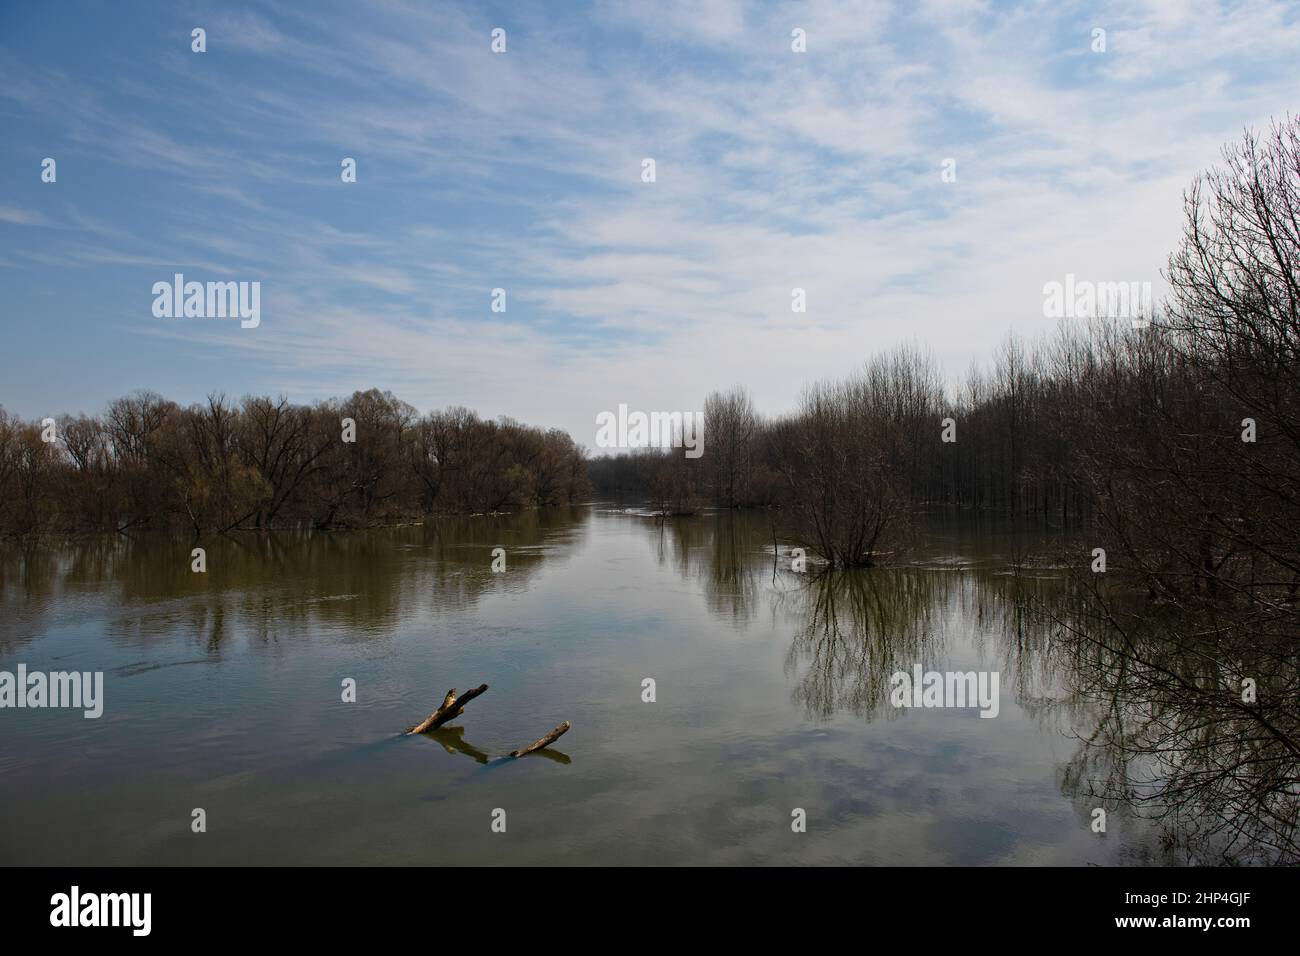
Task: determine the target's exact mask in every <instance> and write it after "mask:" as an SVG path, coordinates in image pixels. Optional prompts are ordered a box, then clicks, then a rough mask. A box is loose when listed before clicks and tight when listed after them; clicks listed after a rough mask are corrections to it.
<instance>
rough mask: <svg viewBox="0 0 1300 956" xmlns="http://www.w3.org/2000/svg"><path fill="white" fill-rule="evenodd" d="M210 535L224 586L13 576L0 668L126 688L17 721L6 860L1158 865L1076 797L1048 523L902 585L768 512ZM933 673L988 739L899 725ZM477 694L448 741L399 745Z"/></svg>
mask: <svg viewBox="0 0 1300 956" xmlns="http://www.w3.org/2000/svg"><path fill="white" fill-rule="evenodd" d="M203 544H204V545H205V547H206V548H207V563H208V571H207V573H206V574H195V573H192V572H191V570H190V548H191V547H192V546H193V543H192V542H188V541H179V540H178V541H170V540H166V539H142V540H139V541H129V540H127V539H125V538H118V539H114V540H97V541H92V542H81V543H78V544H76V545H73V546H68V547H62V548H57V549H52V550H46V551H42V552H35V553H29V554H26V555H24V554H22V553H8V554H7V555H6V556H5V557H4V559H3V561H0V596H2V597H3V607H4V614H3V620H2V621H0V669H5V670H10V671H13V670H14V669H15V668H16V666H17V664H18V663H20V662H21V663H25V664H26V665H27V667H28V669H29V670H31V669H39V670H67V669H77V670H92V671H93V670H100V671H103V672H104V674H105V697H106V702H105V710H104V716H103V717H101V718H100V719H98V720H86V719H83V718H82V716H81V714H80V712H76V711H54V710H44V711H33V710H6V711H0V806H3V807H4V812H3V814H0V861H2V862H4V863H11V864H12V863H22V864H31V863H37V864H80V865H88V864H144V863H165V864H235V863H255V864H269V863H275V864H441V863H453V864H491V863H505V864H536V863H557V864H582V863H604V864H624V863H626V864H632V863H636V864H683V863H689V864H874V865H899V864H934V865H941V864H943V865H953V864H955V865H966V864H1013V865H1026V864H1069V865H1083V864H1103V865H1107V864H1118V863H1144V862H1165V861H1168V860H1169V856H1168V854H1167V852H1166V850H1165V849H1164V847H1165V843H1166V842H1167V838H1166V839H1165V840H1162V837H1161V831H1160V828H1159V827H1158V826H1156V825H1155V824H1153V823H1151V822H1148V821H1147V820H1145V819H1143V818H1142V817H1141V816H1140V815H1136V814H1133V813H1131V812H1128V811H1126V809H1125V808H1124V807H1123V806H1122V805H1116V804H1112V803H1104V802H1102V801H1100V800H1099V799H1098V798H1097V797H1096V796H1093V795H1089V794H1088V793H1087V792H1086V790H1087V789H1088V788H1081V787H1080V786H1079V785H1078V780H1077V779H1076V778H1077V776H1078V774H1079V771H1080V767H1081V756H1080V754H1081V748H1083V747H1084V744H1083V743H1082V742H1081V740H1080V738H1081V737H1085V738H1086V737H1087V736H1088V735H1089V733H1090V732H1091V730H1092V727H1093V724H1094V720H1095V712H1094V705H1092V704H1090V703H1088V702H1087V701H1086V699H1085V697H1086V695H1081V694H1080V693H1079V691H1080V690H1081V689H1080V688H1078V687H1075V686H1071V683H1070V681H1069V680H1068V679H1066V678H1065V677H1064V676H1063V675H1064V672H1063V671H1062V670H1061V668H1060V667H1059V666H1058V661H1057V659H1056V657H1055V656H1054V655H1055V654H1056V652H1055V651H1054V650H1053V647H1052V646H1051V639H1050V629H1048V630H1044V629H1042V628H1035V627H1031V626H1029V625H1028V624H1026V622H1025V621H1024V620H1023V618H1022V616H1021V615H1019V614H1018V613H1017V596H1018V595H1022V594H1023V593H1024V592H1025V590H1026V589H1029V590H1030V591H1031V592H1032V593H1033V594H1034V595H1035V596H1036V598H1037V599H1039V600H1045V601H1048V602H1050V601H1051V600H1053V594H1054V593H1055V589H1057V588H1058V587H1060V586H1061V580H1062V573H1061V572H1060V571H1058V570H1057V569H1055V568H1053V567H1052V566H1051V562H1050V561H1042V562H1039V564H1038V565H1037V566H1036V565H1035V562H1034V561H1032V560H1029V561H1027V560H1026V555H1027V554H1034V553H1040V552H1041V553H1044V554H1046V553H1048V552H1049V551H1050V550H1051V548H1050V547H1049V538H1048V537H1047V536H1046V535H1044V534H1043V533H1041V532H1040V533H1032V532H1031V533H1028V534H1026V533H1025V532H1023V531H1018V532H1017V531H1015V530H1014V529H1007V528H1002V527H998V526H994V525H989V524H987V523H975V522H973V521H971V520H969V519H964V520H958V521H952V520H949V521H941V522H934V523H932V524H931V525H930V526H929V528H928V529H927V534H926V536H925V538H924V539H923V541H922V542H921V544H920V546H919V547H918V549H917V551H916V552H915V553H913V554H911V555H910V556H909V557H908V559H907V560H906V561H905V562H904V563H902V564H901V565H899V566H895V567H889V568H879V569H872V570H870V571H865V572H854V573H852V574H841V575H833V576H820V577H819V576H816V575H812V574H802V575H801V574H795V573H792V572H791V571H790V570H789V569H788V568H789V550H788V549H789V542H784V541H782V542H778V552H779V556H778V557H777V559H776V561H775V562H774V554H773V542H772V530H771V527H770V525H769V523H768V518H767V517H766V516H764V515H753V514H750V515H746V514H741V515H730V514H709V515H703V516H700V517H697V518H691V519H676V520H671V521H667V522H662V521H658V520H656V519H654V518H653V517H649V516H646V515H645V514H643V513H639V512H638V511H636V510H635V509H623V508H620V507H615V506H611V505H599V504H598V505H595V506H592V507H583V508H573V509H559V510H548V511H537V512H529V513H525V514H520V515H512V516H501V517H488V516H480V517H474V518H462V519H447V520H439V521H434V522H429V523H427V524H424V525H418V526H410V527H403V528H393V529H384V530H376V531H370V532H365V533H356V534H337V535H329V534H299V535H277V536H272V537H267V536H259V537H240V538H231V539H213V540H208V541H205V542H203ZM498 546H499V547H502V548H504V549H505V552H506V558H507V570H506V571H505V572H504V573H493V572H492V570H491V563H492V549H493V548H495V547H498ZM1013 565H1019V566H1021V574H1020V575H1012V574H1011V573H1010V569H1011V568H1012V566H1013ZM1026 566H1027V567H1028V569H1029V570H1027V571H1026V570H1025V567H1026ZM918 663H919V664H921V665H922V666H923V667H925V668H926V669H934V670H963V671H964V670H976V671H980V670H986V671H997V672H999V674H1000V677H1001V695H1000V702H999V703H1000V709H999V714H998V716H997V717H996V718H995V719H981V718H980V717H979V715H978V712H977V711H975V710H971V709H966V710H899V709H896V708H893V707H890V706H889V703H888V693H889V688H888V679H889V675H890V674H891V673H892V672H893V671H895V670H899V669H902V670H909V671H910V669H911V667H912V665H913V664H918ZM345 678H353V679H355V681H356V683H357V688H358V700H357V701H356V703H345V702H343V701H342V699H341V697H342V688H341V684H342V682H343V680H344V679H345ZM645 678H652V679H653V680H654V681H655V684H656V694H657V700H656V702H654V703H645V702H643V701H642V682H643V680H644V679H645ZM480 683H487V684H489V685H490V690H489V691H488V692H487V693H486V694H485V695H483V696H482V697H480V698H478V699H477V700H476V701H474V702H473V703H471V704H470V705H469V707H468V709H467V711H466V714H465V715H464V717H462V718H460V719H459V720H458V721H456V722H454V724H453V725H452V726H453V727H454V728H459V729H453V730H447V731H443V732H441V733H439V734H436V735H432V736H427V737H402V736H399V735H397V731H400V730H401V729H402V728H404V727H406V726H408V725H410V724H413V723H415V722H417V721H419V720H420V719H422V718H423V717H424V716H425V715H427V714H428V713H429V712H430V711H431V710H432V709H433V708H434V707H435V706H436V705H437V704H438V703H440V702H441V700H442V697H443V694H444V693H445V691H446V690H447V689H448V688H451V687H456V688H458V689H460V690H465V689H468V688H470V687H472V686H475V685H477V684H480ZM563 720H569V721H571V722H572V724H573V729H572V730H571V731H570V732H569V733H568V734H567V736H565V737H564V738H563V739H562V740H561V741H560V742H559V743H558V744H557V745H556V747H555V749H554V751H553V752H546V753H543V754H540V755H535V756H530V757H527V758H524V759H521V760H509V759H504V757H505V755H506V754H508V753H509V752H510V751H511V750H513V749H515V748H517V747H520V746H522V745H524V744H527V743H529V742H531V741H532V740H534V739H535V738H537V737H540V736H541V735H542V734H544V733H545V732H547V731H549V730H550V729H551V728H553V727H555V726H556V725H557V724H559V723H560V722H561V721H563ZM1098 806H1104V807H1109V808H1110V811H1109V815H1108V820H1107V830H1106V832H1105V833H1104V834H1099V833H1095V832H1093V830H1092V828H1091V827H1090V823H1091V820H1092V816H1091V813H1092V811H1093V809H1094V808H1096V807H1098ZM196 807H201V808H203V809H204V810H205V811H206V815H207V832H206V833H202V834H196V833H193V832H191V827H190V822H191V812H192V810H193V809H194V808H196ZM498 808H500V809H503V810H505V811H506V821H507V824H506V832H505V833H504V834H502V833H494V832H492V829H491V823H492V818H493V811H494V810H495V809H498ZM794 808H803V809H804V810H805V811H806V814H807V832H806V833H794V832H792V830H791V819H792V817H791V813H792V810H794Z"/></svg>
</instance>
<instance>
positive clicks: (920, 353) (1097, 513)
mask: <svg viewBox="0 0 1300 956" xmlns="http://www.w3.org/2000/svg"><path fill="white" fill-rule="evenodd" d="M1184 207H1185V209H1184V212H1185V215H1184V225H1183V234H1182V237H1181V240H1180V242H1179V245H1178V247H1177V248H1176V250H1175V251H1174V253H1173V254H1172V255H1171V256H1170V258H1169V263H1168V268H1167V278H1168V281H1169V285H1170V288H1171V294H1170V297H1169V299H1168V301H1167V302H1165V303H1163V305H1162V307H1161V308H1160V310H1159V311H1158V313H1157V314H1153V315H1151V316H1144V317H1141V318H1142V319H1143V320H1145V321H1146V324H1145V325H1144V326H1142V327H1135V325H1137V323H1133V322H1130V321H1129V320H1128V319H1127V318H1126V319H1123V320H1114V319H1093V320H1090V321H1072V322H1067V323H1063V324H1062V325H1060V326H1059V327H1058V328H1057V329H1056V330H1055V331H1054V332H1053V333H1051V334H1049V335H1047V336H1045V337H1044V338H1042V339H1040V340H1039V341H1037V342H1033V343H1025V342H1022V341H1020V340H1018V339H1016V338H1014V337H1008V338H1007V339H1006V340H1005V341H1004V342H1003V343H1002V344H1001V345H1000V346H999V347H998V348H997V350H996V353H995V354H994V356H993V358H992V361H991V363H990V364H989V365H988V366H987V367H976V368H974V369H973V370H972V371H971V373H970V374H969V376H968V378H967V380H966V382H965V383H964V385H963V386H962V387H961V388H960V389H957V390H952V389H948V388H945V387H944V381H943V378H942V376H941V374H940V372H939V370H938V366H937V363H936V361H935V360H934V358H933V356H932V355H931V354H930V353H928V352H927V351H925V350H924V349H922V348H920V347H917V346H903V347H900V348H897V349H895V350H893V351H892V352H889V353H886V354H884V355H879V356H876V357H874V358H872V359H871V360H870V361H869V362H868V363H867V364H866V365H865V367H864V368H863V369H862V370H861V371H859V372H857V373H855V374H853V375H850V376H848V377H847V378H845V379H842V380H836V381H826V382H817V383H814V384H812V385H810V386H808V387H806V388H805V389H804V392H803V394H802V396H801V398H800V400H799V403H798V406H797V407H796V408H795V410H794V411H792V412H790V413H789V414H786V415H782V416H778V417H774V418H767V417H763V416H761V415H759V414H758V413H757V412H756V411H755V407H754V403H753V400H752V398H751V396H750V395H749V393H748V392H747V391H746V390H745V389H743V388H736V389H732V390H731V391H727V392H715V393H713V394H712V395H710V396H709V397H708V399H707V400H706V403H705V409H704V410H705V454H704V455H703V456H702V457H701V458H698V459H687V458H686V457H685V456H684V455H683V454H682V452H681V450H680V449H671V450H658V449H656V450H648V451H640V452H636V453H632V454H625V455H621V456H616V457H613V458H608V459H598V460H596V461H593V462H592V465H591V470H590V471H591V476H592V480H593V482H594V484H595V486H596V488H597V490H598V491H599V492H601V493H606V494H637V495H641V496H645V497H648V498H650V499H651V500H652V501H653V502H655V504H656V505H657V506H658V507H660V509H661V510H663V511H665V512H669V513H671V512H675V511H676V512H683V511H685V512H689V511H692V510H698V508H700V507H701V506H703V505H704V504H712V505H715V506H718V507H723V508H732V507H747V506H757V507H767V508H770V509H772V510H773V513H774V523H778V524H780V525H781V526H782V527H783V529H784V531H785V533H786V535H787V536H788V537H789V538H790V539H791V540H794V541H796V542H800V543H803V544H805V545H806V546H807V547H809V548H811V549H812V550H813V551H814V552H816V553H817V554H819V555H820V556H821V558H822V559H823V560H824V561H825V562H826V563H828V564H830V565H832V566H862V565H870V564H874V563H877V562H878V561H880V560H881V559H884V558H887V557H888V556H889V555H890V553H891V552H893V551H896V550H897V549H898V548H900V547H904V546H905V545H906V542H907V540H908V537H909V535H910V534H911V533H912V530H913V517H914V515H915V514H917V512H918V511H919V510H921V509H924V508H926V507H931V506H935V505H944V506H957V507H967V508H994V509H999V510H1003V511H1007V512H1014V513H1026V514H1029V513H1032V514H1037V515H1040V516H1042V517H1043V518H1045V519H1048V520H1051V521H1054V522H1060V523H1062V524H1065V523H1070V524H1076V525H1080V526H1083V527H1087V528H1091V529H1093V531H1094V532H1095V535H1094V537H1095V540H1096V541H1097V544H1098V547H1100V548H1102V549H1103V550H1104V551H1105V552H1106V560H1108V561H1109V562H1110V567H1117V566H1121V565H1122V566H1126V567H1128V568H1130V569H1131V570H1132V571H1133V572H1134V573H1135V574H1136V575H1137V576H1139V577H1140V578H1141V580H1142V581H1143V582H1144V583H1145V585H1146V586H1147V587H1148V588H1149V590H1150V592H1151V594H1152V595H1153V596H1157V597H1159V598H1161V599H1165V600H1169V601H1175V602H1187V601H1193V602H1194V601H1197V600H1200V599H1209V600H1215V601H1219V600H1225V599H1226V600H1241V601H1244V602H1246V603H1248V604H1251V605H1252V606H1255V605H1256V604H1260V603H1261V602H1262V606H1263V607H1266V608H1267V607H1277V606H1278V602H1285V603H1286V606H1287V607H1290V606H1291V604H1292V603H1294V602H1295V601H1296V600H1297V589H1298V588H1300V354H1297V353H1298V352H1300V120H1291V119H1289V120H1287V121H1285V122H1279V123H1275V124H1274V125H1273V126H1272V128H1271V130H1270V131H1269V132H1268V133H1267V134H1264V135H1260V134H1256V133H1251V132H1248V133H1246V134H1245V135H1244V137H1243V138H1242V140H1241V141H1239V142H1238V143H1236V144H1235V145H1232V146H1230V147H1228V148H1227V149H1225V151H1224V155H1223V162H1222V164H1220V165H1218V166H1216V167H1214V168H1211V169H1209V170H1208V171H1206V172H1204V173H1202V174H1201V175H1200V176H1198V177H1197V179H1196V180H1195V182H1194V183H1193V184H1192V186H1191V187H1190V188H1189V189H1188V190H1187V191H1186V193H1185V194H1184Z"/></svg>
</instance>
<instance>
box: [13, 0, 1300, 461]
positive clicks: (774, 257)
mask: <svg viewBox="0 0 1300 956" xmlns="http://www.w3.org/2000/svg"><path fill="white" fill-rule="evenodd" d="M195 28H202V29H203V30H204V31H205V32H206V51H205V52H202V53H199V52H195V51H194V50H193V49H192V44H193V39H192V31H193V30H194V29H195ZM496 29H500V30H504V31H505V51H504V52H500V53H498V52H494V51H493V49H492V34H493V31H494V30H496ZM796 29H797V30H802V31H803V35H804V37H805V38H806V39H805V45H806V51H805V52H795V51H794V50H793V49H792V45H794V43H795V41H794V40H793V39H792V31H794V30H796ZM1098 29H1101V30H1105V37H1104V39H1105V49H1104V51H1101V52H1099V51H1097V50H1094V46H1096V45H1097V43H1096V40H1095V38H1094V31H1095V30H1098ZM1297 62H1300V4H1296V3H1293V2H1278V3H1272V2H1211V0H1159V2H1140V0H1123V2H1115V3H1073V2H1069V0H1050V2H1027V3H997V2H974V0H969V2H968V0H919V2H907V3H875V2H851V0H820V2H813V3H779V2H774V3H761V4H760V3H748V2H742V0H685V2H679V0H656V2H654V3H650V2H628V3H622V2H596V3H591V4H570V3H563V2H553V3H545V4H540V3H538V4H532V3H528V4H525V3H518V2H510V3H499V4H494V3H481V2H480V3H464V4H440V3H424V2H370V3H365V2H355V0H353V2H338V3H333V2H312V3H310V4H303V3H288V2H285V3H281V2H255V3H224V2H223V3H215V2H213V3H191V2H185V0H181V2H167V3H146V2H139V3H135V2H133V3H77V2H62V0H61V2H57V3H18V2H15V0H0V405H3V406H4V407H5V408H6V409H8V411H9V412H10V413H11V414H17V415H21V416H23V417H26V418H33V419H34V418H40V417H44V416H46V415H58V414H61V413H65V412H68V413H77V412H87V413H94V412H99V411H102V409H103V408H104V406H105V405H106V404H107V402H108V401H109V400H111V399H113V398H115V397H118V396H120V395H123V394H126V393H128V392H131V391H133V390H136V389H142V388H143V389H151V390H154V391H157V392H160V393H162V394H163V395H165V396H166V397H168V398H171V399H173V400H175V401H178V402H180V403H182V404H188V403H190V402H196V401H202V400H203V399H204V398H205V396H207V395H208V394H209V393H224V394H226V395H227V396H230V397H233V398H238V397H240V396H242V395H245V394H273V395H278V394H284V395H286V396H288V397H289V398H290V399H291V400H293V401H297V402H310V401H314V400H317V399H322V398H329V397H332V396H343V395H347V394H349V393H351V392H352V391H353V390H355V389H365V388H372V387H377V388H380V389H390V390H392V391H393V392H394V393H395V394H397V395H398V396H399V397H401V398H403V399H405V400H406V401H408V402H410V403H411V404H412V405H414V406H416V407H417V408H418V409H420V410H421V411H428V410H431V409H434V408H440V407H443V406H447V405H467V406H469V407H471V408H474V409H477V410H478V411H479V412H480V413H481V414H483V415H484V416H486V417H492V418H495V417H497V416H501V415H509V416H511V417H514V418H516V419H518V420H521V421H524V422H527V423H530V424H534V425H541V426H545V427H560V428H564V429H566V430H567V431H569V432H570V433H571V434H572V435H573V436H574V437H575V439H577V440H578V441H579V442H582V443H583V444H586V445H587V446H589V447H590V446H592V445H594V439H595V432H596V426H595V420H596V416H597V414H598V413H599V412H601V411H606V410H615V409H617V408H618V405H619V404H627V405H628V406H629V407H630V408H631V409H634V410H635V409H641V410H645V411H651V410H665V411H670V410H675V411H690V410H697V409H699V408H701V407H702V404H703V401H704V398H705V396H706V395H707V394H708V393H709V392H710V391H712V390H714V389H719V388H728V387H730V386H732V385H737V384H740V385H745V386H747V387H749V388H750V390H751V391H752V393H753V394H754V397H755V400H756V404H757V405H758V408H759V409H760V411H763V412H765V413H767V414H776V413H780V412H783V411H786V410H789V409H790V408H791V407H792V406H793V405H794V403H795V402H796V401H797V399H798V396H799V393H800V391H801V389H802V387H803V386H804V385H805V384H807V383H809V382H811V381H814V380H819V379H826V378H833V377H840V376H843V375H845V374H848V373H850V372H852V371H853V370H854V369H856V368H858V367H860V366H861V365H862V364H863V363H864V362H865V361H866V360H867V359H868V358H869V357H870V356H871V355H873V354H875V353H877V352H880V351H882V350H885V349H888V348H890V347H892V346H894V345H896V344H899V343H905V342H906V343H910V342H916V343H919V344H921V345H922V346H924V347H927V348H929V349H930V350H932V352H933V353H934V355H935V357H936V358H937V360H938V361H939V363H940V364H941V366H942V368H943V370H944V372H945V374H946V375H947V376H948V377H949V378H950V380H951V381H954V382H955V381H957V380H959V379H960V377H961V376H963V375H964V373H965V371H966V370H967V368H968V367H969V366H970V365H971V363H972V361H986V360H987V359H988V358H989V356H990V355H991V353H992V350H993V348H994V347H995V346H996V345H997V343H998V342H999V341H1000V340H1002V339H1003V338H1004V337H1005V336H1006V335H1007V334H1008V332H1009V331H1012V330H1014V331H1015V332H1016V333H1017V334H1019V335H1022V336H1025V337H1028V338H1030V339H1032V338H1034V337H1036V336H1038V335H1040V334H1043V333H1045V332H1048V331H1050V330H1051V329H1052V328H1053V327H1054V326H1055V325H1056V321H1055V320H1054V319H1049V318H1045V317H1044V315H1043V302H1044V284H1045V283H1048V282H1053V281H1057V282H1062V281H1064V279H1065V276H1066V275H1067V274H1074V275H1075V276H1076V277H1077V278H1078V279H1083V280H1092V281H1098V282H1101V281H1108V282H1110V281H1114V282H1130V281H1137V282H1147V281H1149V282H1151V283H1152V284H1153V287H1154V289H1155V294H1156V297H1157V299H1158V298H1159V296H1160V295H1161V294H1162V290H1163V288H1164V283H1163V280H1162V278H1161V270H1162V268H1163V267H1164V265H1165V262H1166V259H1167V257H1168V255H1169V253H1170V252H1171V251H1172V250H1173V248H1174V247H1175V244H1176V243H1177V241H1178V237H1179V234H1180V230H1181V222H1182V215H1183V212H1182V197H1183V191H1184V190H1185V189H1186V187H1187V186H1188V185H1189V184H1190V182H1191V181H1192V179H1193V177H1194V176H1195V175H1196V174H1197V173H1198V171H1200V170H1202V169H1204V168H1206V167H1208V166H1210V165H1213V164H1214V163H1215V162H1216V161H1217V159H1218V157H1219V154H1220V150H1221V149H1222V147H1223V145H1224V144H1225V143H1228V142H1230V141H1233V140H1236V139H1239V138H1240V136H1241V134H1242V131H1243V129H1244V128H1246V127H1253V128H1256V129H1264V128H1267V126H1268V124H1269V122H1270V120H1271V119H1272V118H1282V117H1284V116H1286V115H1288V114H1295V113H1296V112H1297V111H1300V96H1298V95H1297V94H1298V93H1300V70H1297V68H1296V64H1297ZM346 157H350V158H352V159H354V160H355V161H356V182H343V181H342V176H341V169H342V165H341V164H342V161H343V159H344V158H346ZM46 158H52V159H54V160H55V162H56V164H57V165H56V179H55V181H54V182H44V181H43V180H42V168H43V167H42V163H43V160H45V159H46ZM647 158H652V159H654V161H655V179H654V181H653V182H645V181H644V179H643V160H645V159H647ZM949 159H951V160H953V161H954V162H955V166H950V167H949V168H955V179H952V177H951V176H950V177H948V178H949V179H951V180H952V181H945V178H944V176H943V172H944V169H945V160H949ZM178 272H179V273H182V274H183V275H184V276H185V279H186V280H187V281H200V282H207V281H244V282H259V283H260V290H261V316H260V317H261V321H260V324H259V325H258V326H257V327H256V328H242V327H241V324H240V323H239V322H238V321H229V320H220V319H201V318H194V317H190V318H183V317H182V318H166V317H162V318H160V317H157V316H155V315H154V311H153V304H154V294H153V291H152V288H153V285H154V283H156V282H160V281H162V282H171V281H172V277H173V275H174V274H175V273H178ZM796 288H799V289H803V290H804V292H805V296H806V303H807V311H806V312H803V313H796V312H793V311H792V308H791V303H792V290H793V289H796ZM494 289H504V290H505V293H506V295H505V311H504V312H499V311H493V309H492V301H493V290H494Z"/></svg>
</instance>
